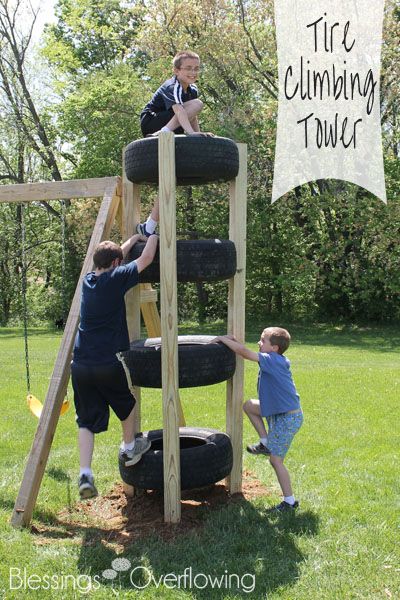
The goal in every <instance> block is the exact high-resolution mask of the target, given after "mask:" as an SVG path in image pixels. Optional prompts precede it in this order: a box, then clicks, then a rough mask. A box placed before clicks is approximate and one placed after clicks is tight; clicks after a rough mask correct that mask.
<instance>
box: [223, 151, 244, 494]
mask: <svg viewBox="0 0 400 600" xmlns="http://www.w3.org/2000/svg"><path fill="white" fill-rule="evenodd" d="M238 148H239V173H238V176H237V177H236V179H235V180H234V181H232V182H231V183H230V189H229V209H230V210H229V238H230V239H231V240H233V241H234V242H235V246H236V256H237V270H236V275H235V276H234V277H233V278H232V279H230V280H229V296H228V333H230V334H233V335H235V336H236V338H237V339H238V341H239V342H244V335H245V301H246V203H247V192H246V189H247V146H246V144H238ZM243 389H244V362H243V358H241V357H240V356H236V371H235V374H234V376H233V377H232V379H230V380H229V381H228V382H227V388H226V429H227V433H228V434H229V435H230V438H231V442H232V447H233V467H232V471H231V474H230V476H229V478H228V486H229V491H230V493H231V494H234V493H236V492H240V491H241V489H242V452H243V449H242V445H243V411H242V403H243Z"/></svg>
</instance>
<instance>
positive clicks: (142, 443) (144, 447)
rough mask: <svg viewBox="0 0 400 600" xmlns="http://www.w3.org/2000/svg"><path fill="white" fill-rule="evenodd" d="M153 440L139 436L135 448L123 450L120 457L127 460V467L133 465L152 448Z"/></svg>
mask: <svg viewBox="0 0 400 600" xmlns="http://www.w3.org/2000/svg"><path fill="white" fill-rule="evenodd" d="M150 447H151V442H150V440H148V439H147V437H146V438H144V437H138V438H136V440H135V447H134V448H133V450H123V451H122V450H121V451H120V457H121V458H122V460H124V461H125V466H126V467H132V466H133V465H136V463H138V462H139V460H140V459H141V458H142V456H143V454H144V453H145V452H147V451H148V450H150Z"/></svg>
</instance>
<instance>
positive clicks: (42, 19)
mask: <svg viewBox="0 0 400 600" xmlns="http://www.w3.org/2000/svg"><path fill="white" fill-rule="evenodd" d="M55 4H56V0H32V6H33V8H34V9H35V10H36V9H38V8H39V14H38V16H37V19H36V23H35V27H34V30H33V36H32V39H33V42H34V43H37V42H38V41H39V39H40V36H41V34H42V32H43V28H44V25H45V23H54V22H55V16H54V5H55ZM26 19H27V24H29V23H30V22H31V13H30V11H27V13H26Z"/></svg>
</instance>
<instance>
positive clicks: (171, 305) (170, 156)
mask: <svg viewBox="0 0 400 600" xmlns="http://www.w3.org/2000/svg"><path fill="white" fill-rule="evenodd" d="M158 157H159V159H158V163H159V198H160V234H161V235H160V293H161V336H162V340H163V344H162V348H161V372H162V384H163V390H162V398H163V424H164V443H163V454H164V520H165V521H166V522H167V523H177V522H179V521H180V517H181V504H180V500H181V485H180V450H179V427H178V414H179V409H178V402H179V396H178V343H177V337H178V306H177V276H176V176H175V139H174V134H173V133H162V134H161V135H160V136H159V141H158Z"/></svg>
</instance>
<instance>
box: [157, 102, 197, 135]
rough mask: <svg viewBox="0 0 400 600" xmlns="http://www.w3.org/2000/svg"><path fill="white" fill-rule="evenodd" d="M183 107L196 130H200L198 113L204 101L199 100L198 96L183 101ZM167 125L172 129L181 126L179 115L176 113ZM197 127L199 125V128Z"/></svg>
mask: <svg viewBox="0 0 400 600" xmlns="http://www.w3.org/2000/svg"><path fill="white" fill-rule="evenodd" d="M183 108H184V109H185V112H186V114H187V117H188V119H189V122H190V124H191V126H192V128H193V129H194V131H200V129H199V122H198V119H197V115H198V114H199V113H200V112H201V110H202V108H203V103H202V102H201V100H199V99H198V98H195V99H194V100H188V102H184V103H183ZM166 127H168V129H171V131H174V130H175V129H177V128H178V127H181V123H180V121H179V119H178V117H177V116H176V115H174V116H173V117H172V119H171V120H170V121H168V123H167V124H166ZM195 127H197V129H196V128H195Z"/></svg>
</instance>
